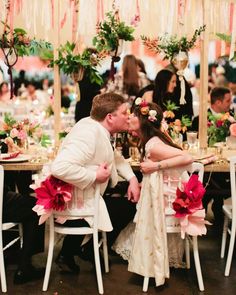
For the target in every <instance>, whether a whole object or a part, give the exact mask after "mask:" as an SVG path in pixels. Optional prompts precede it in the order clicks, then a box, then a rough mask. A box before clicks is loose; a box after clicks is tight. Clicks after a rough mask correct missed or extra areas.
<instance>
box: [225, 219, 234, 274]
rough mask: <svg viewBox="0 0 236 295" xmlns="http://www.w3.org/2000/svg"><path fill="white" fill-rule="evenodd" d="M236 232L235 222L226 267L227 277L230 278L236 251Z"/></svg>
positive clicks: (232, 226) (232, 227)
mask: <svg viewBox="0 0 236 295" xmlns="http://www.w3.org/2000/svg"><path fill="white" fill-rule="evenodd" d="M235 230H236V222H235V221H234V222H232V225H231V234H230V241H229V251H228V256H227V261H226V266H225V276H226V277H228V276H229V272H230V267H231V262H232V256H233V251H234V242H235Z"/></svg>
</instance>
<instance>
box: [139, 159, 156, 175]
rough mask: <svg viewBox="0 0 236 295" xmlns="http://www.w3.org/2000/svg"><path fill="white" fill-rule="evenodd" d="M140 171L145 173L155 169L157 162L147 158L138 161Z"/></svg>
mask: <svg viewBox="0 0 236 295" xmlns="http://www.w3.org/2000/svg"><path fill="white" fill-rule="evenodd" d="M140 171H141V172H142V173H145V174H151V173H153V172H155V171H157V162H153V161H151V160H149V159H147V160H146V161H145V162H142V163H140Z"/></svg>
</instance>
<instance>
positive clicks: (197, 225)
mask: <svg viewBox="0 0 236 295" xmlns="http://www.w3.org/2000/svg"><path fill="white" fill-rule="evenodd" d="M204 194H205V188H204V187H203V185H202V183H201V181H199V180H198V175H196V174H192V175H191V176H190V178H189V180H188V182H184V183H183V187H182V190H181V189H180V188H177V190H176V199H175V201H174V202H173V209H174V210H175V212H176V213H175V217H177V218H179V219H180V226H181V236H182V237H183V238H184V236H185V233H187V234H190V235H192V236H197V235H202V234H206V226H205V224H206V223H207V222H206V221H205V220H204V218H205V209H204V208H203V206H202V198H203V196H204Z"/></svg>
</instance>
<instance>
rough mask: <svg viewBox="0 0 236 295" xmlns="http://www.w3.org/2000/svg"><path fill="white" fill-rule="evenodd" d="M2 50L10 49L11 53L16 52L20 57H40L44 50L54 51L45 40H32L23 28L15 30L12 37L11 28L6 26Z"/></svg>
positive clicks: (0, 42) (1, 39)
mask: <svg viewBox="0 0 236 295" xmlns="http://www.w3.org/2000/svg"><path fill="white" fill-rule="evenodd" d="M3 24H4V23H3ZM0 48H2V49H3V48H9V49H10V53H12V52H13V50H15V52H16V54H17V55H18V56H28V55H40V52H41V50H43V49H48V50H52V45H51V44H50V43H49V42H46V41H44V40H40V41H37V40H36V39H30V38H29V37H28V36H27V32H26V31H25V30H23V29H21V28H15V29H14V30H13V33H12V35H11V32H10V27H9V26H8V25H6V26H5V31H4V32H3V34H2V35H1V36H0ZM13 48H14V49H13Z"/></svg>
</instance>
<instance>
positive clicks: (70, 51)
mask: <svg viewBox="0 0 236 295" xmlns="http://www.w3.org/2000/svg"><path fill="white" fill-rule="evenodd" d="M74 50H75V43H70V42H68V41H67V42H66V44H65V45H64V46H60V48H59V49H58V52H59V56H58V59H57V60H54V61H51V62H50V64H49V66H50V67H53V65H54V64H56V65H58V67H59V68H60V69H61V70H62V71H63V72H64V73H65V74H67V75H70V74H72V73H77V72H78V71H79V68H80V67H83V68H84V69H85V71H86V73H87V74H88V76H89V78H90V81H91V82H92V83H97V84H99V85H101V84H102V83H103V79H102V77H101V76H100V75H99V73H98V71H97V69H96V66H97V65H98V64H99V58H98V57H97V56H96V54H94V53H91V52H90V50H89V49H85V50H84V51H83V53H82V54H79V53H78V54H75V53H74Z"/></svg>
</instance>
